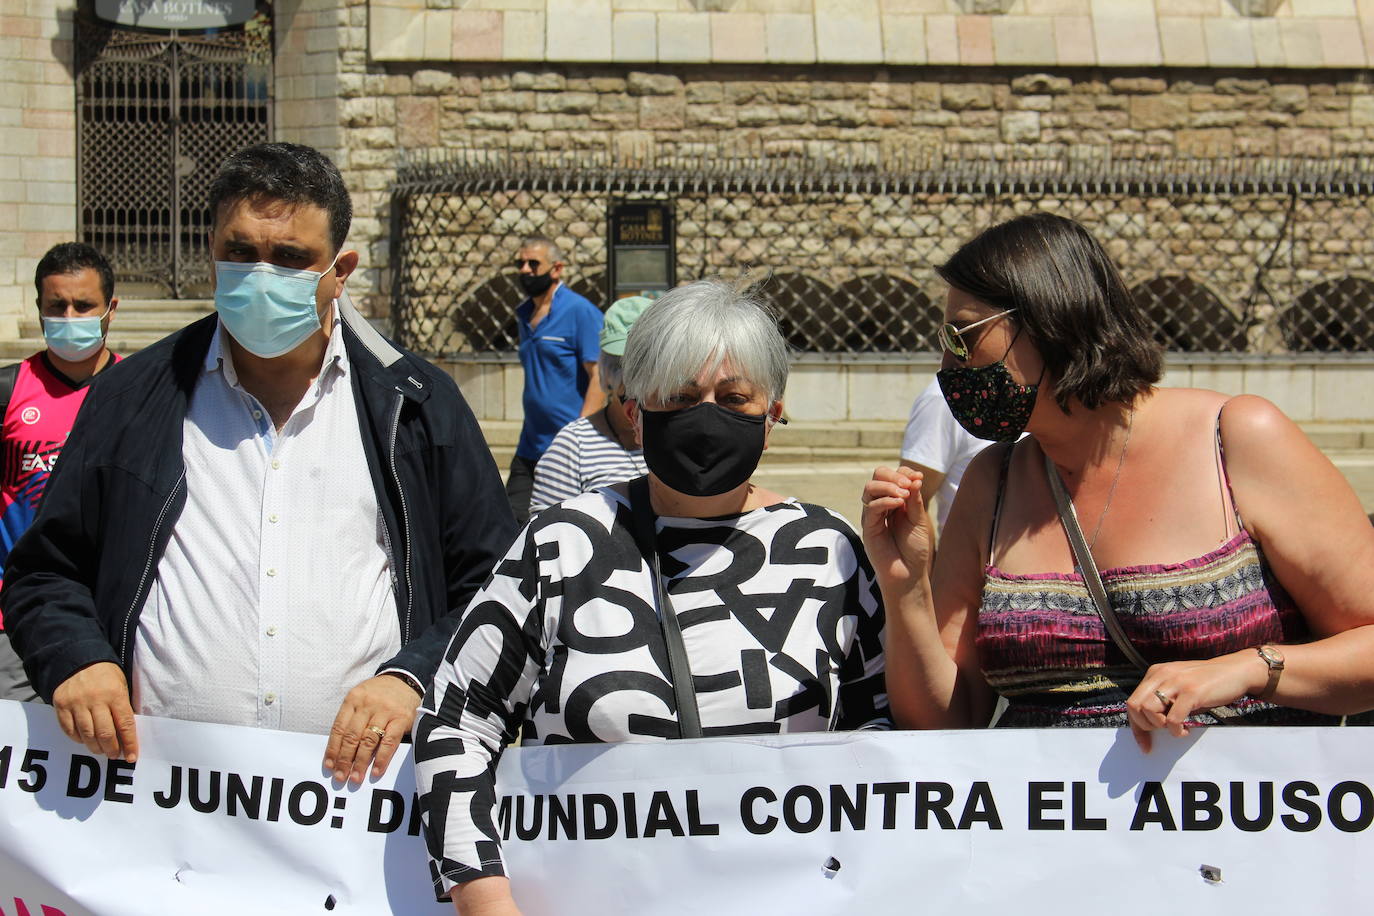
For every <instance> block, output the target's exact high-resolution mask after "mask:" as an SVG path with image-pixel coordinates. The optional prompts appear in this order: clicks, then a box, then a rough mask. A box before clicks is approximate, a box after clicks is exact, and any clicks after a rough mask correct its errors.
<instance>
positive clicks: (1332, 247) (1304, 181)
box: [392, 148, 1374, 358]
mask: <svg viewBox="0 0 1374 916" xmlns="http://www.w3.org/2000/svg"><path fill="white" fill-rule="evenodd" d="M1100 152H1101V155H1098V156H1096V157H1095V158H1088V159H1085V160H1083V161H1080V160H1077V159H1074V158H1071V157H1069V156H1067V155H1065V156H1062V157H1057V158H1055V157H1051V158H1046V159H1041V160H1034V159H1024V160H1020V159H1018V160H1008V161H995V160H987V159H977V158H963V157H965V156H966V155H967V154H964V153H963V152H962V151H961V150H959V149H958V148H953V149H949V150H943V151H939V155H938V156H933V157H932V158H931V159H930V160H928V161H927V160H922V161H914V162H904V161H896V162H886V163H881V162H863V161H834V160H818V161H813V160H799V159H767V158H763V157H755V158H742V157H729V156H720V155H717V156H713V157H708V156H702V157H692V158H689V157H678V158H666V159H664V160H662V161H657V162H653V163H636V164H632V165H627V164H623V163H619V162H616V161H613V160H608V159H607V157H604V156H597V155H596V154H594V153H589V152H585V151H579V152H576V153H566V154H538V153H535V154H528V155H520V154H513V153H499V152H486V151H455V152H451V153H417V154H411V155H408V156H406V157H404V158H403V160H402V162H401V165H400V168H399V170H398V174H397V183H396V186H395V188H394V189H393V197H392V220H393V225H392V237H393V239H394V240H395V241H394V243H393V244H394V249H393V250H394V251H395V252H396V259H395V261H394V263H393V265H392V270H393V280H392V297H393V301H392V320H393V322H394V324H395V331H396V334H397V335H398V337H399V338H400V339H401V340H403V341H404V342H405V343H406V344H407V345H408V346H410V347H412V348H414V349H416V350H419V351H421V352H424V353H427V354H430V355H433V356H436V357H443V358H447V357H452V356H457V355H467V354H502V353H509V352H510V351H512V350H513V349H514V348H515V325H514V320H513V318H512V315H513V309H514V306H515V304H516V303H517V302H519V301H520V300H521V299H522V298H524V297H523V295H522V294H521V293H520V291H519V288H518V286H517V285H516V283H515V271H514V269H513V268H512V267H511V259H512V258H513V257H514V254H515V252H514V249H513V247H512V246H513V245H515V244H517V243H518V240H519V239H520V238H521V236H523V235H526V234H531V233H535V232H542V233H546V234H548V235H549V236H550V237H552V238H553V239H555V240H556V241H557V242H558V243H559V244H560V245H561V246H562V247H563V249H564V252H565V255H566V256H567V257H568V258H569V260H570V262H571V264H572V265H573V268H574V271H573V274H572V276H573V279H572V281H571V283H570V285H571V286H572V287H573V288H574V289H576V290H577V291H578V292H581V293H583V294H584V295H586V296H588V298H590V299H591V300H592V301H593V302H595V303H597V304H599V305H602V306H603V307H604V306H605V305H606V304H607V293H606V282H605V278H606V273H605V271H606V265H607V257H606V214H607V213H608V212H609V209H610V207H611V206H613V205H614V203H615V202H616V201H618V200H624V199H634V200H663V201H667V202H669V203H670V204H671V205H672V207H673V211H674V214H675V219H676V239H677V245H676V258H677V267H678V279H679V280H685V279H690V278H693V277H697V276H704V275H709V274H726V275H733V274H737V273H740V272H741V271H744V270H746V269H751V268H752V269H755V270H761V271H762V272H764V273H766V274H767V275H768V279H767V280H766V281H765V282H764V283H763V284H762V286H761V288H760V292H761V294H762V295H763V296H764V297H765V298H767V299H768V300H770V301H771V302H772V304H773V306H774V307H775V309H776V310H777V312H778V315H779V318H780V321H781V324H782V327H783V330H784V332H785V333H786V335H787V337H788V340H789V342H790V343H791V344H792V345H793V347H795V348H796V350H797V351H799V352H803V353H822V354H844V355H845V357H846V358H854V357H855V356H858V355H860V354H862V355H863V356H864V357H865V358H873V357H875V356H878V355H879V354H888V355H889V356H890V357H895V358H902V357H903V354H908V353H913V352H929V351H932V350H935V349H937V344H936V343H935V338H934V330H935V327H936V325H937V324H938V323H939V321H940V315H941V308H942V297H943V293H944V288H945V286H944V283H943V282H941V281H940V279H939V277H937V276H936V275H935V272H934V269H933V265H935V264H939V263H942V262H943V261H945V260H947V259H948V258H949V257H950V255H952V254H953V253H954V251H955V249H957V248H958V246H959V245H960V244H961V243H962V242H964V241H966V240H967V239H969V238H971V237H972V236H973V235H974V234H975V233H976V232H977V231H979V230H981V229H983V228H986V227H987V226H989V225H992V224H993V223H996V222H1000V221H1002V220H1005V219H1009V218H1011V217H1013V216H1015V215H1018V214H1021V213H1026V212H1029V211H1031V210H1049V211H1052V212H1056V213H1060V214H1063V215H1065V216H1070V217H1073V218H1074V219H1077V220H1078V221H1080V222H1082V223H1083V224H1084V225H1085V226H1087V227H1088V229H1089V230H1090V231H1091V232H1092V233H1093V234H1094V235H1095V236H1096V237H1097V238H1098V239H1099V240H1100V241H1101V242H1102V243H1103V244H1104V245H1105V246H1106V248H1107V251H1108V252H1109V253H1110V254H1111V255H1112V257H1113V258H1114V259H1115V260H1116V262H1117V264H1118V265H1119V266H1120V268H1121V270H1122V273H1123V275H1124V277H1125V279H1126V282H1127V284H1128V285H1129V286H1130V287H1131V289H1132V292H1133V293H1134V295H1135V296H1136V297H1137V298H1138V300H1139V301H1140V303H1141V305H1142V306H1143V307H1144V308H1145V310H1146V311H1147V313H1148V314H1149V316H1150V318H1151V319H1152V320H1153V322H1154V324H1155V329H1156V335H1157V337H1158V338H1159V340H1160V342H1161V343H1163V344H1164V345H1165V346H1166V347H1167V348H1168V349H1170V350H1174V351H1194V352H1205V353H1244V354H1247V355H1251V356H1254V355H1279V354H1284V353H1291V352H1327V353H1332V352H1363V353H1367V352H1371V351H1374V159H1372V158H1369V157H1347V158H1322V159H1282V160H1246V159H1219V160H1205V159H1204V160H1186V159H1172V158H1167V157H1165V156H1162V155H1159V154H1158V151H1154V150H1149V149H1141V150H1137V149H1117V150H1115V151H1110V150H1105V151H1100ZM1146 154H1152V155H1146Z"/></svg>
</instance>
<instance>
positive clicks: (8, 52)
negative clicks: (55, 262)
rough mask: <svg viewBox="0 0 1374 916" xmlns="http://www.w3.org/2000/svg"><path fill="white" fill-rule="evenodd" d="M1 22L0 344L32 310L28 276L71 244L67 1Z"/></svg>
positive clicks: (38, 0) (72, 118) (37, 5)
mask: <svg viewBox="0 0 1374 916" xmlns="http://www.w3.org/2000/svg"><path fill="white" fill-rule="evenodd" d="M5 10H6V12H5V13H4V15H3V16H0V85H3V86H4V87H5V92H4V93H0V129H3V131H4V136H5V142H4V144H3V145H2V146H0V339H13V338H15V337H18V335H19V324H18V319H19V316H20V315H21V314H23V313H24V312H25V311H26V310H27V309H31V308H33V304H34V290H33V271H34V268H35V267H36V266H37V264H38V259H39V258H41V257H42V256H43V253H44V252H46V251H47V250H48V249H49V248H51V247H52V246H53V245H55V244H57V243H58V242H64V241H69V240H71V239H74V238H75V237H76V89H75V85H74V76H73V71H74V69H75V68H74V57H73V42H72V35H73V15H74V12H75V4H74V3H73V2H72V0H26V2H24V3H6V4H5Z"/></svg>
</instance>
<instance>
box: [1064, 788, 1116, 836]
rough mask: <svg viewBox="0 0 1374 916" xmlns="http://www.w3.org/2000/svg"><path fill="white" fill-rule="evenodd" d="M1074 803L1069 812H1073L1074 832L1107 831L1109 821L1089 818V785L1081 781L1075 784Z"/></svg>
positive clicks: (1072, 795) (1072, 797)
mask: <svg viewBox="0 0 1374 916" xmlns="http://www.w3.org/2000/svg"><path fill="white" fill-rule="evenodd" d="M1070 798H1071V799H1072V803H1071V804H1070V806H1069V810H1070V811H1071V812H1072V817H1073V826H1072V829H1074V830H1106V829H1107V819H1106V818H1105V817H1088V784H1087V783H1086V782H1083V781H1081V780H1076V781H1075V782H1074V783H1073V792H1072V794H1071V795H1070Z"/></svg>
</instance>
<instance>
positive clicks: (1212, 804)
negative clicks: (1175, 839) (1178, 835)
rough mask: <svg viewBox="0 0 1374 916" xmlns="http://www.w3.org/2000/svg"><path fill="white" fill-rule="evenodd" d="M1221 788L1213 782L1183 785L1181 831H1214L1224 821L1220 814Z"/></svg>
mask: <svg viewBox="0 0 1374 916" xmlns="http://www.w3.org/2000/svg"><path fill="white" fill-rule="evenodd" d="M1219 801H1221V786H1219V785H1217V784H1216V783H1214V782H1185V783H1183V829H1184V830H1216V829H1217V828H1219V827H1220V826H1221V824H1222V821H1224V820H1225V818H1224V817H1222V814H1221V806H1220V805H1219V804H1217V802H1219Z"/></svg>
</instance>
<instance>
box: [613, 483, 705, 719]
mask: <svg viewBox="0 0 1374 916" xmlns="http://www.w3.org/2000/svg"><path fill="white" fill-rule="evenodd" d="M629 491H630V512H631V514H632V515H633V516H634V530H635V544H636V545H637V546H638V547H639V552H640V553H641V554H643V555H644V559H645V561H646V562H647V563H648V565H649V575H650V576H651V577H652V578H653V580H654V608H655V610H657V611H658V621H659V624H660V625H661V626H662V628H663V642H664V645H665V646H666V648H667V650H668V668H669V672H670V674H671V676H672V681H673V696H674V697H675V698H676V700H677V723H678V736H679V737H681V738H700V737H701V736H702V733H701V712H700V710H699V709H698V708H697V693H696V687H695V686H694V685H693V683H692V668H691V665H690V664H689V662H688V660H687V647H686V645H684V644H683V641H682V628H681V627H679V626H678V621H677V615H676V614H675V613H673V605H672V602H671V601H670V600H669V598H668V590H667V588H665V587H664V585H663V576H662V575H661V574H660V573H659V566H658V543H657V541H658V538H657V535H656V533H655V531H654V522H655V517H654V510H653V506H652V505H650V503H649V478H648V477H636V478H635V479H634V480H632V481H630V488H629Z"/></svg>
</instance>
